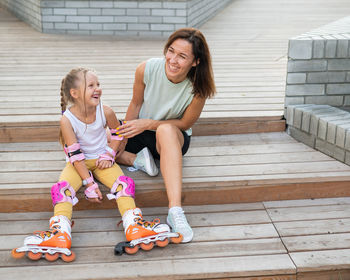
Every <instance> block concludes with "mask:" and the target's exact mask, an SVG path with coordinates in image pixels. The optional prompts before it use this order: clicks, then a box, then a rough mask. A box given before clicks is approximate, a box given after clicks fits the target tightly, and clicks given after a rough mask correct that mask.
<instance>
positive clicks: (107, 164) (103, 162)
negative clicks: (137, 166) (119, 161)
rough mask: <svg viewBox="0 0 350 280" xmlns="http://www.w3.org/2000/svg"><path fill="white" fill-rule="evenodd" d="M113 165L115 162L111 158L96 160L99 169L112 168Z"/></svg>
mask: <svg viewBox="0 0 350 280" xmlns="http://www.w3.org/2000/svg"><path fill="white" fill-rule="evenodd" d="M112 166H113V162H111V161H110V160H97V161H96V167H97V168H98V169H106V168H110V167H112Z"/></svg>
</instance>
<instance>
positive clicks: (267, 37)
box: [0, 0, 350, 142]
mask: <svg viewBox="0 0 350 280" xmlns="http://www.w3.org/2000/svg"><path fill="white" fill-rule="evenodd" d="M349 12H350V5H349V2H348V1H347V0H334V1H331V2H330V1H328V0H310V1H307V3H305V1H304V0H297V1H292V2H290V3H289V1H280V0H264V1H261V0H234V1H233V2H232V4H231V5H229V6H228V7H227V8H226V9H225V10H224V11H222V12H221V13H220V14H218V15H217V16H216V17H215V18H213V19H212V20H210V21H209V22H207V23H206V24H205V25H203V26H202V27H201V30H202V31H203V33H204V34H205V35H206V37H207V39H208V42H209V45H210V48H211V51H212V55H213V65H214V74H215V80H216V84H217V89H218V94H217V96H216V97H215V98H214V99H211V100H209V101H208V102H207V104H206V106H205V108H204V111H203V113H202V115H201V119H200V121H199V122H198V123H197V124H196V125H195V127H194V133H195V134H196V135H208V134H224V133H225V134H230V133H250V132H270V131H283V130H284V121H282V120H281V118H282V116H283V109H284V105H283V104H284V89H285V76H286V61H287V57H286V54H287V48H288V39H289V38H290V37H292V36H296V35H299V34H301V33H303V32H306V31H309V30H310V29H313V28H316V27H319V26H321V25H323V24H326V23H329V22H331V21H333V20H336V19H339V18H340V17H343V16H346V15H348V14H349ZM163 44H164V41H160V40H152V41H151V40H149V41H141V40H137V41H132V40H120V39H118V38H110V37H103V36H100V37H83V36H62V35H52V34H41V33H39V32H37V31H35V30H33V29H32V28H31V27H29V26H28V25H26V24H25V23H23V22H21V21H19V20H17V19H16V18H15V17H13V16H12V15H10V14H8V13H7V12H5V11H3V10H0V61H1V64H0V73H1V75H0V93H1V96H2V97H3V101H2V102H1V104H0V131H1V134H0V141H1V142H24V141H28V142H30V141H55V140H56V139H57V131H58V120H59V117H60V107H59V87H60V81H61V79H62V77H63V76H64V75H65V74H66V73H67V72H68V70H69V69H71V68H72V67H75V66H78V65H84V66H87V67H92V68H95V69H96V70H97V72H98V73H99V77H100V80H101V82H102V87H103V90H104V96H103V100H104V102H105V103H108V104H109V105H111V106H112V107H113V109H114V110H115V111H116V112H117V115H118V116H119V117H120V118H122V117H123V116H124V114H125V111H126V108H127V105H128V103H129V101H130V98H131V92H132V83H133V75H134V71H135V68H136V66H137V64H138V63H140V62H141V61H143V60H146V59H148V58H150V57H155V56H156V57H157V56H161V55H162V47H163Z"/></svg>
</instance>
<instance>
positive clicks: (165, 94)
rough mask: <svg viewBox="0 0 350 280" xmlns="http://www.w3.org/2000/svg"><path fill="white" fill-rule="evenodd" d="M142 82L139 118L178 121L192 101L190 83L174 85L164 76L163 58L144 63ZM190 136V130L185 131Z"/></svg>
mask: <svg viewBox="0 0 350 280" xmlns="http://www.w3.org/2000/svg"><path fill="white" fill-rule="evenodd" d="M143 81H144V83H145V85H146V86H145V90H144V97H143V98H144V102H143V104H142V107H141V110H140V113H139V118H140V119H152V120H170V119H180V118H181V117H182V116H183V114H184V112H185V110H186V108H187V106H188V105H189V104H190V103H191V101H192V99H193V94H192V93H191V92H192V83H191V82H190V80H188V79H186V80H184V81H182V82H181V83H177V84H174V83H172V82H171V81H169V80H168V78H167V76H166V74H165V58H151V59H149V60H148V61H147V62H146V67H145V72H144V78H143ZM186 133H187V134H188V135H192V129H191V128H190V129H188V130H186Z"/></svg>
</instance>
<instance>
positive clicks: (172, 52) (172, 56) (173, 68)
mask: <svg viewBox="0 0 350 280" xmlns="http://www.w3.org/2000/svg"><path fill="white" fill-rule="evenodd" d="M165 61H166V63H165V73H166V75H167V77H168V79H169V80H170V81H171V82H173V83H180V82H182V81H183V80H185V79H186V77H187V74H188V72H189V71H190V70H191V68H192V67H193V66H196V63H195V61H194V55H193V51H192V44H191V43H189V42H188V41H186V40H184V39H176V40H175V41H174V42H173V43H172V44H171V45H170V46H169V48H168V50H167V52H166V54H165Z"/></svg>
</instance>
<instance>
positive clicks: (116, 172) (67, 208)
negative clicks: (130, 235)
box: [54, 159, 136, 219]
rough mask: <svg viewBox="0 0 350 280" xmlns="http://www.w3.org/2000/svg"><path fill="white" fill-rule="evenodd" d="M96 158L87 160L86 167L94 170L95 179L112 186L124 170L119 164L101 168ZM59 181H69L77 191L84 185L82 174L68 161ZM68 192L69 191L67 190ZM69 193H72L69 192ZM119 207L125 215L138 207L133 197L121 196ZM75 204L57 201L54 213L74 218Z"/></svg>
mask: <svg viewBox="0 0 350 280" xmlns="http://www.w3.org/2000/svg"><path fill="white" fill-rule="evenodd" d="M95 163H96V159H88V160H85V165H86V167H87V168H88V169H89V170H90V171H91V172H92V174H93V176H94V178H95V179H97V180H98V181H100V182H101V183H102V184H104V185H105V186H106V187H108V188H110V189H111V188H112V186H113V184H114V182H115V181H116V179H117V178H118V177H119V176H122V175H123V171H122V170H121V168H120V167H119V165H117V164H114V165H113V166H112V167H111V168H106V169H99V168H97V167H96V165H95ZM59 181H67V182H68V183H69V184H70V185H71V186H72V187H73V189H74V190H75V191H76V192H77V191H78V190H79V189H80V187H81V186H82V185H83V181H82V179H81V178H80V175H79V174H78V172H77V171H76V170H75V168H74V166H73V165H72V164H71V163H70V162H68V163H67V164H66V166H65V168H64V169H63V171H62V173H61V176H60V179H59ZM121 189H122V186H121V185H119V186H118V188H117V191H120V190H121ZM67 192H68V191H67ZM67 195H70V193H69V194H67ZM117 204H118V209H119V212H120V214H121V215H122V216H123V214H124V213H125V211H127V210H129V209H134V208H136V205H135V201H134V199H133V198H132V197H119V198H118V199H117ZM72 213H73V205H72V204H71V203H69V202H63V203H57V204H56V205H55V208H54V215H55V216H57V215H64V216H66V217H68V218H69V219H72Z"/></svg>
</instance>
